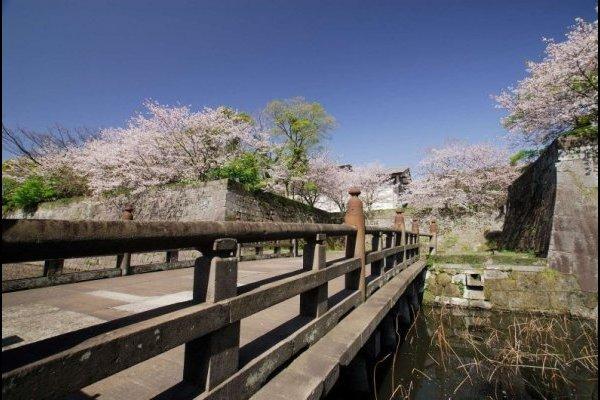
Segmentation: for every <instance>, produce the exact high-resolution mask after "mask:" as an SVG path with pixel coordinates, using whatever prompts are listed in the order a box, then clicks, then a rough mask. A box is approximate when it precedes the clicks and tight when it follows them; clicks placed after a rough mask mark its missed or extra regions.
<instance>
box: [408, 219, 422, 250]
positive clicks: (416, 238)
mask: <svg viewBox="0 0 600 400" xmlns="http://www.w3.org/2000/svg"><path fill="white" fill-rule="evenodd" d="M410 230H411V231H412V233H413V235H414V238H413V240H414V243H415V244H417V245H418V244H419V219H418V218H417V217H413V219H412V224H411V228H410ZM419 253H420V246H417V248H416V249H414V250H413V257H419Z"/></svg>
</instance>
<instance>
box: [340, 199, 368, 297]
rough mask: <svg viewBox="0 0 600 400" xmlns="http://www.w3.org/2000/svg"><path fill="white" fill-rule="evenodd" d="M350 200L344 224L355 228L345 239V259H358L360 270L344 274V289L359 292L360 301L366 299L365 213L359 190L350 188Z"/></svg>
mask: <svg viewBox="0 0 600 400" xmlns="http://www.w3.org/2000/svg"><path fill="white" fill-rule="evenodd" d="M348 193H349V194H350V199H349V200H348V207H347V209H346V215H345V216H344V223H346V224H348V225H352V226H354V227H355V228H356V234H355V235H349V236H347V237H346V257H350V258H353V257H358V258H360V269H356V270H354V271H352V272H350V273H348V274H346V289H351V290H359V291H360V292H361V294H362V300H363V301H364V300H365V299H366V282H365V212H364V210H363V203H362V201H361V200H360V199H359V198H358V195H359V194H360V189H358V188H351V189H350V190H348Z"/></svg>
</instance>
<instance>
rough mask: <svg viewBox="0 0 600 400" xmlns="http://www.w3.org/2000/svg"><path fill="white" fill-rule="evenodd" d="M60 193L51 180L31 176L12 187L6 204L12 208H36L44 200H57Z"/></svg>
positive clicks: (3, 200) (3, 201)
mask: <svg viewBox="0 0 600 400" xmlns="http://www.w3.org/2000/svg"><path fill="white" fill-rule="evenodd" d="M4 194H5V192H4V180H3V182H2V197H3V199H2V203H3V204H5V199H4ZM57 197H58V193H57V192H56V190H55V189H54V187H53V186H52V185H51V183H50V182H48V181H47V180H45V179H44V178H42V177H40V176H30V177H28V178H27V179H25V180H24V181H23V182H22V183H20V184H18V185H17V186H15V187H12V189H11V191H10V193H7V195H6V204H7V205H8V206H9V207H11V208H23V209H25V210H27V209H32V208H35V207H36V206H37V205H38V204H39V203H41V202H43V201H49V200H55V199H56V198H57Z"/></svg>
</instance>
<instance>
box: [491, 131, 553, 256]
mask: <svg viewBox="0 0 600 400" xmlns="http://www.w3.org/2000/svg"><path fill="white" fill-rule="evenodd" d="M557 160H558V144H557V142H555V143H553V144H552V145H551V146H550V147H548V148H547V149H546V150H545V151H544V152H543V153H542V154H541V156H540V157H539V158H538V159H537V160H536V161H535V162H533V163H532V164H530V165H529V166H528V167H527V168H526V169H525V170H524V171H523V173H522V174H521V175H520V176H519V177H518V178H517V179H516V180H515V181H514V182H513V184H512V185H510V187H509V188H508V199H507V203H506V217H505V219H504V226H503V228H502V239H501V242H502V243H501V246H502V247H503V248H505V249H509V250H517V251H534V252H535V253H536V255H539V256H542V257H546V256H547V254H548V248H549V246H550V232H551V231H552V214H553V211H554V202H555V194H556V162H557Z"/></svg>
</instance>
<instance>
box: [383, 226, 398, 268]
mask: <svg viewBox="0 0 600 400" xmlns="http://www.w3.org/2000/svg"><path fill="white" fill-rule="evenodd" d="M397 242H398V241H397V235H396V234H395V233H391V232H390V233H388V234H386V235H385V248H386V249H389V248H392V247H396V243H397ZM395 266H396V256H395V255H393V256H389V257H386V258H385V263H384V267H383V269H384V271H388V270H390V269H392V268H394V267H395Z"/></svg>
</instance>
